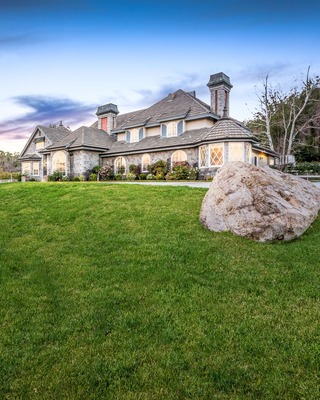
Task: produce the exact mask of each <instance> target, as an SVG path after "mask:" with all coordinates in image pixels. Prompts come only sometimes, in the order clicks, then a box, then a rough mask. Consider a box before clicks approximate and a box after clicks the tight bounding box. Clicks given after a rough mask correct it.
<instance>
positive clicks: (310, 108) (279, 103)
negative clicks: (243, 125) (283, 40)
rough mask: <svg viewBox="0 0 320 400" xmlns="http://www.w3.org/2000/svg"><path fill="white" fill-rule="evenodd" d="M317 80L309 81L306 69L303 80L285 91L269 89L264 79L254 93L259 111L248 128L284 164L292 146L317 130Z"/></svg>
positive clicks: (319, 115) (319, 82)
mask: <svg viewBox="0 0 320 400" xmlns="http://www.w3.org/2000/svg"><path fill="white" fill-rule="evenodd" d="M319 93H320V79H319V77H318V76H315V77H310V67H308V69H307V73H306V77H305V79H303V80H302V81H301V82H300V86H298V85H297V84H296V85H295V86H294V87H293V88H292V89H291V90H290V91H289V93H283V91H282V90H281V88H280V87H279V86H278V87H277V88H273V87H272V86H271V85H270V83H269V76H268V75H267V76H266V78H265V80H264V82H263V89H262V90H261V92H260V93H258V101H259V108H258V110H257V111H256V112H255V114H254V119H253V121H250V122H249V125H250V126H251V127H252V128H253V129H254V130H255V131H256V133H257V134H258V135H259V136H260V138H262V141H264V140H265V144H267V145H268V146H269V147H270V149H271V150H274V151H276V152H278V153H279V155H280V160H281V161H282V163H283V164H286V162H287V160H288V159H289V158H290V156H291V155H292V154H293V147H294V144H295V143H296V142H297V139H299V141H300V140H301V139H302V138H303V136H307V135H309V136H310V135H311V136H312V135H318V136H319V132H320V131H319V129H320V107H319V100H320V95H319Z"/></svg>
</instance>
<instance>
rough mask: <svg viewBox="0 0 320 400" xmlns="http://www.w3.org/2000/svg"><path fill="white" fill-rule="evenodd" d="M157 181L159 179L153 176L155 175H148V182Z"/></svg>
mask: <svg viewBox="0 0 320 400" xmlns="http://www.w3.org/2000/svg"><path fill="white" fill-rule="evenodd" d="M155 179H157V178H156V177H155V175H153V174H148V175H147V180H148V181H154V180H155Z"/></svg>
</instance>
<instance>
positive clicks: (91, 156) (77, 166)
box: [70, 150, 100, 176]
mask: <svg viewBox="0 0 320 400" xmlns="http://www.w3.org/2000/svg"><path fill="white" fill-rule="evenodd" d="M72 158H73V160H72V162H71V163H72V169H71V170H72V175H73V176H80V175H82V174H84V173H85V172H86V171H88V170H91V169H92V168H93V167H96V166H97V165H99V163H100V160H99V153H98V152H95V151H88V150H80V151H75V152H73V154H72V153H71V155H70V159H72Z"/></svg>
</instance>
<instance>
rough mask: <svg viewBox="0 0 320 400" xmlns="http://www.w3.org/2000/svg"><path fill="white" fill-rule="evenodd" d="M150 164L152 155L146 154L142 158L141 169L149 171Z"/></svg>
mask: <svg viewBox="0 0 320 400" xmlns="http://www.w3.org/2000/svg"><path fill="white" fill-rule="evenodd" d="M149 165H150V156H149V154H144V155H143V156H142V160H141V170H142V171H143V172H146V171H148V166H149Z"/></svg>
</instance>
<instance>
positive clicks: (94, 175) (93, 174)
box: [89, 173, 97, 181]
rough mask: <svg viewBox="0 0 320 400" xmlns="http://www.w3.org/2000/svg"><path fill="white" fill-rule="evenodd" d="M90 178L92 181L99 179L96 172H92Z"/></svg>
mask: <svg viewBox="0 0 320 400" xmlns="http://www.w3.org/2000/svg"><path fill="white" fill-rule="evenodd" d="M89 180H90V181H96V180H97V174H95V173H92V174H90V176H89Z"/></svg>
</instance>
